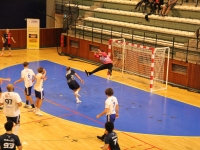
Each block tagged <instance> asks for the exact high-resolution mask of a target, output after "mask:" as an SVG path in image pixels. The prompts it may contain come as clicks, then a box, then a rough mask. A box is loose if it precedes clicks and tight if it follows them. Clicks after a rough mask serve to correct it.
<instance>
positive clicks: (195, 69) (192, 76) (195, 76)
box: [187, 64, 200, 90]
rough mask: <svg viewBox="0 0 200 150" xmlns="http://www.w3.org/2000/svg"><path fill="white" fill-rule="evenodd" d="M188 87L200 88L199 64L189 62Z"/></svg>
mask: <svg viewBox="0 0 200 150" xmlns="http://www.w3.org/2000/svg"><path fill="white" fill-rule="evenodd" d="M188 76H189V77H188V85H187V86H188V87H191V88H194V89H199V90H200V65H197V64H189V69H188Z"/></svg>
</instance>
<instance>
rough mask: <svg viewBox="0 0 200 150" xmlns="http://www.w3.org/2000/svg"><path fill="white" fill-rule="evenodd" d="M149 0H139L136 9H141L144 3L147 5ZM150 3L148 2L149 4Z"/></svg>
mask: <svg viewBox="0 0 200 150" xmlns="http://www.w3.org/2000/svg"><path fill="white" fill-rule="evenodd" d="M148 2H149V0H141V1H139V2H138V3H137V5H136V7H135V10H137V8H138V7H139V8H138V11H140V7H141V5H142V4H143V3H145V5H146V3H148ZM147 5H148V4H147Z"/></svg>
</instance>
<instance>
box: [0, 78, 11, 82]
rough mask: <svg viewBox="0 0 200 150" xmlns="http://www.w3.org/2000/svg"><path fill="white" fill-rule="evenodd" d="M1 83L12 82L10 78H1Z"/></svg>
mask: <svg viewBox="0 0 200 150" xmlns="http://www.w3.org/2000/svg"><path fill="white" fill-rule="evenodd" d="M0 81H9V82H10V78H0Z"/></svg>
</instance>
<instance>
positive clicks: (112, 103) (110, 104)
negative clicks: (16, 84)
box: [105, 96, 118, 115]
mask: <svg viewBox="0 0 200 150" xmlns="http://www.w3.org/2000/svg"><path fill="white" fill-rule="evenodd" d="M116 105H118V101H117V98H116V97H115V96H110V97H108V98H107V100H106V101H105V108H109V111H108V112H107V114H106V115H111V114H116V111H115V108H116Z"/></svg>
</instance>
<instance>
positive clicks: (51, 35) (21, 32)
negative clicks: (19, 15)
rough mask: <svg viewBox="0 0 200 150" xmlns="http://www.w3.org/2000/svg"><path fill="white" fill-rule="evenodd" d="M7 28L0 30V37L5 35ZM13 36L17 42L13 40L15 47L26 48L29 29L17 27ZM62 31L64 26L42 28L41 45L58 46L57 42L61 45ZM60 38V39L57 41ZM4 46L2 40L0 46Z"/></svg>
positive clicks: (13, 31)
mask: <svg viewBox="0 0 200 150" xmlns="http://www.w3.org/2000/svg"><path fill="white" fill-rule="evenodd" d="M4 33H5V30H0V37H2V36H3V34H4ZM10 33H11V34H12V36H13V38H14V39H15V41H16V43H13V42H12V46H11V47H12V48H13V49H24V48H26V41H27V35H26V34H27V30H26V29H15V30H11V29H10ZM61 33H62V28H51V29H45V28H42V29H40V47H53V46H56V42H58V45H60V35H61ZM56 40H58V41H56ZM2 47H3V43H2V40H1V41H0V48H2Z"/></svg>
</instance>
